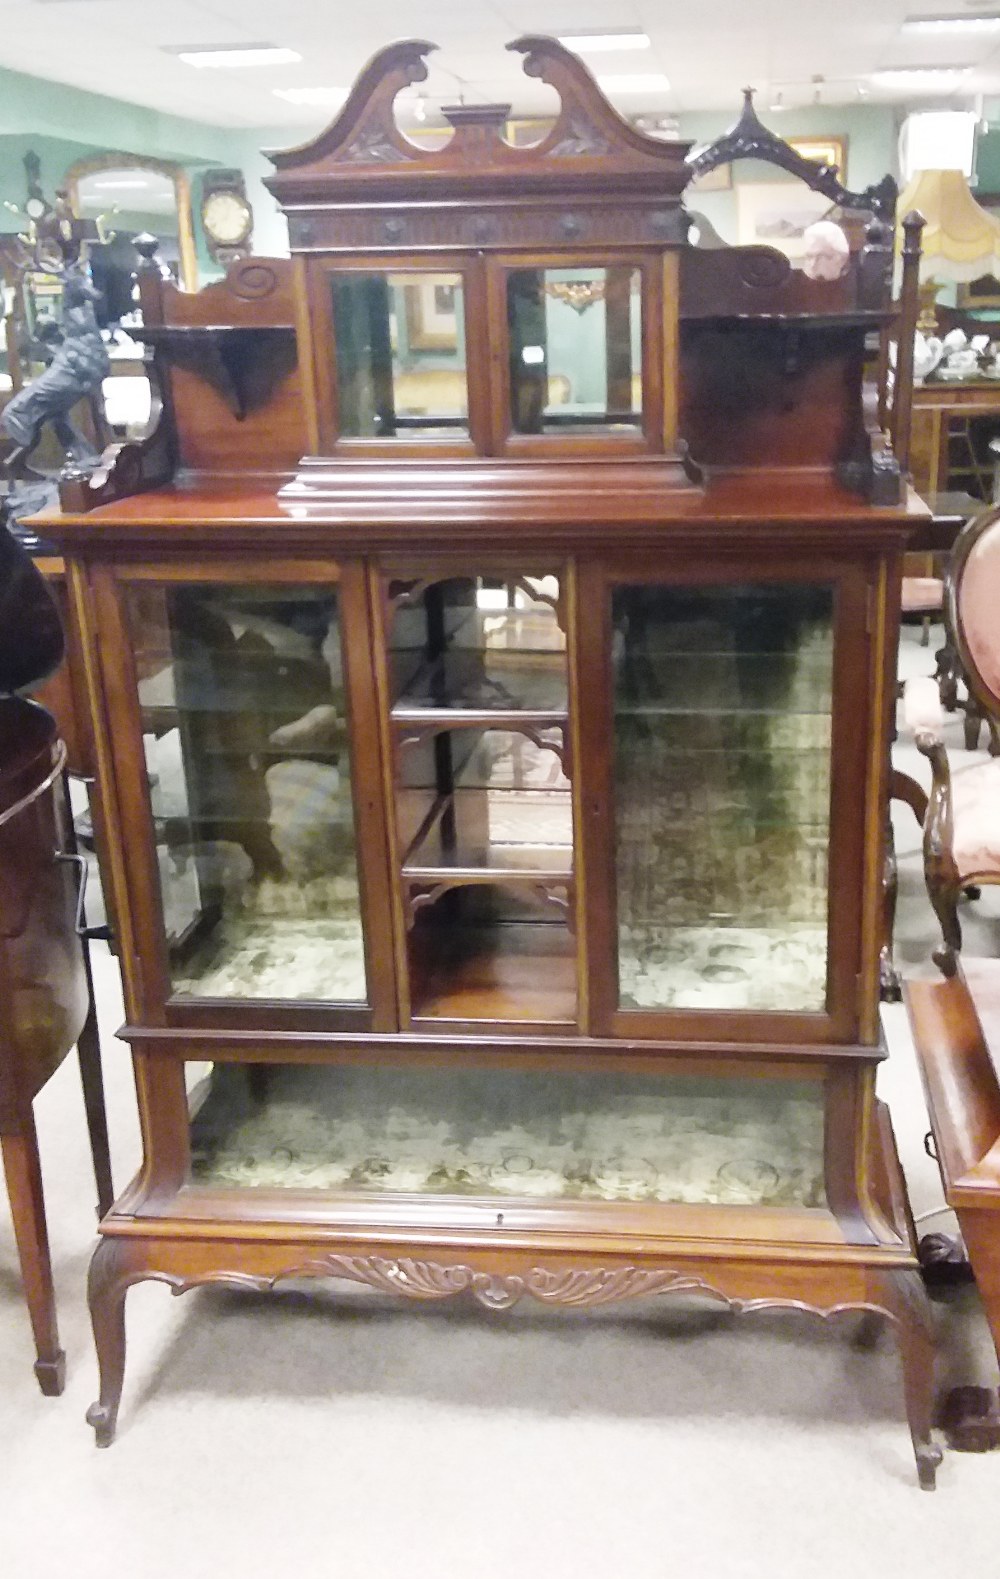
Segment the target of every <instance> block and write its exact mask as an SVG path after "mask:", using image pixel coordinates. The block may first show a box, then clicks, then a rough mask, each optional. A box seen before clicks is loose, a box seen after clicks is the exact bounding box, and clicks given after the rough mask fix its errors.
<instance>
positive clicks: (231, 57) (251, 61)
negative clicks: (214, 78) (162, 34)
mask: <svg viewBox="0 0 1000 1579" xmlns="http://www.w3.org/2000/svg"><path fill="white" fill-rule="evenodd" d="M169 53H170V54H171V55H176V56H177V59H178V60H183V62H184V64H185V65H186V66H198V67H200V68H203V67H206V66H207V67H217V68H219V69H220V70H222V71H228V70H230V69H231V68H232V67H234V66H296V65H298V63H299V62H300V61H301V59H302V56H301V55H299V54H297V53H296V51H295V50H294V49H279V48H278V47H277V46H276V45H274V44H237V45H236V46H235V47H233V46H229V47H227V48H226V49H172V50H170V51H169Z"/></svg>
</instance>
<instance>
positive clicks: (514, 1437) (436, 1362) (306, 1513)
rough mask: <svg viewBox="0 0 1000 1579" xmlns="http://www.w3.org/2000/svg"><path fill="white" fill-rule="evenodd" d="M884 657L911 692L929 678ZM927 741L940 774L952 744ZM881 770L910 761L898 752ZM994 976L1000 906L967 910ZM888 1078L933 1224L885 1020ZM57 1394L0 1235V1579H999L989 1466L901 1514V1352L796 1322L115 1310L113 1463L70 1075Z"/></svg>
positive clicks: (892, 1029) (909, 1483)
mask: <svg viewBox="0 0 1000 1579" xmlns="http://www.w3.org/2000/svg"><path fill="white" fill-rule="evenodd" d="M934 634H935V633H932V644H931V647H930V649H929V650H928V649H927V648H923V647H920V646H919V645H918V644H917V642H916V640H915V639H914V638H913V634H912V633H907V639H906V640H905V641H904V645H903V651H902V655H901V665H902V668H903V670H904V672H907V673H909V672H929V671H930V668H931V666H932V659H931V657H930V653H932V652H933V637H934ZM949 733H950V736H951V738H952V741H953V744H954V746H955V748H956V751H957V752H958V754H959V757H960V758H961V759H962V760H964V754H963V753H961V751H960V732H959V730H958V728H957V726H955V725H951V726H950V728H949ZM897 756H898V759H899V762H900V765H901V766H903V767H905V768H907V769H908V770H912V771H915V772H917V773H921V774H922V770H923V768H924V764H923V763H922V761H921V760H920V759H919V758H918V757H917V756H916V753H915V752H914V751H913V749H912V746H911V745H910V744H909V743H908V742H907V740H906V739H905V737H904V738H903V739H901V741H900V742H899V744H898V746H897ZM896 822H897V832H898V847H899V851H900V856H901V861H900V866H901V904H900V915H899V927H898V933H897V936H898V955H899V958H900V961H901V963H902V964H903V966H904V969H905V970H906V971H907V972H908V973H911V974H912V973H914V972H917V971H923V970H926V969H927V968H928V966H927V961H928V958H929V952H930V947H931V944H932V942H933V939H934V935H935V933H934V922H933V917H932V915H931V912H930V909H929V907H928V905H927V903H926V899H925V897H924V893H923V887H922V879H921V874H920V867H919V858H918V836H917V830H916V827H915V825H914V823H913V819H912V816H911V814H910V813H909V812H908V811H907V810H906V808H900V809H899V811H898V815H897V817H896ZM966 935H967V941H966V947H967V949H968V952H969V953H970V954H973V953H975V954H983V955H993V956H995V955H997V954H1000V890H994V891H992V892H991V891H989V890H987V891H986V893H985V894H984V897H983V899H982V900H981V901H979V902H978V903H977V904H976V905H974V906H970V907H969V909H968V911H967V914H966ZM97 977H98V990H99V997H100V1011H101V1019H102V1024H103V1027H104V1031H105V1047H106V1052H105V1058H106V1077H107V1086H108V1099H109V1108H110V1122H111V1132H112V1140H113V1148H114V1160H115V1174H116V1183H117V1184H118V1186H119V1187H121V1186H122V1185H124V1183H125V1182H126V1181H127V1180H128V1178H129V1177H130V1175H131V1172H132V1171H133V1169H134V1167H135V1165H136V1161H137V1159H138V1154H139V1146H138V1130H137V1123H136V1115H135V1096H134V1090H133V1087H132V1080H131V1074H130V1069H129V1064H128V1057H127V1051H126V1049H125V1047H124V1046H122V1045H121V1044H119V1043H117V1042H115V1041H114V1040H113V1037H112V1032H113V1030H114V1028H115V1027H116V1025H118V1024H119V1023H120V1018H121V999H120V993H119V988H118V982H117V970H116V967H115V964H114V962H113V961H112V960H111V959H110V958H109V957H108V956H107V954H106V953H104V954H103V955H101V954H99V956H98V959H97ZM885 1025H886V1032H887V1036H888V1040H889V1044H890V1049H891V1057H890V1059H889V1060H888V1062H887V1064H886V1065H885V1066H884V1068H883V1071H882V1074H881V1077H880V1088H881V1091H882V1094H883V1095H884V1096H885V1097H886V1099H887V1100H888V1101H889V1103H890V1106H891V1109H892V1113H893V1120H894V1124H895V1128H896V1133H897V1137H898V1140H899V1145H900V1150H901V1153H902V1156H903V1162H904V1167H905V1169H906V1173H907V1177H908V1180H909V1186H910V1191H911V1196H912V1200H913V1207H914V1211H915V1212H916V1213H918V1214H919V1215H921V1216H922V1215H923V1214H931V1215H930V1216H929V1217H928V1222H929V1223H930V1222H933V1223H934V1225H937V1224H939V1223H940V1224H942V1225H947V1222H948V1219H947V1216H946V1215H943V1213H942V1196H941V1188H940V1183H939V1180H938V1177H937V1172H936V1169H935V1167H934V1165H933V1163H931V1162H930V1161H929V1160H928V1159H927V1157H926V1156H925V1154H924V1151H923V1136H924V1133H925V1131H926V1128H927V1121H926V1116H925V1113H924V1110H923V1104H922V1099H921V1094H920V1088H919V1082H918V1079H917V1074H916V1070H915V1066H914V1057H913V1050H912V1046H911V1043H910V1039H909V1035H908V1032H907V1027H906V1019H905V1012H904V1011H903V1009H902V1008H901V1007H894V1006H892V1007H888V1008H887V1009H886V1011H885ZM36 1111H37V1119H38V1126H39V1132H40V1141H41V1148H42V1156H43V1166H44V1170H45V1184H46V1191H47V1197H48V1205H49V1216H50V1222H51V1234H52V1242H53V1257H54V1265H55V1276H56V1283H57V1289H58V1296H59V1316H60V1325H61V1331H62V1338H63V1343H64V1347H65V1348H66V1351H67V1354H68V1380H67V1387H66V1392H65V1394H64V1395H63V1397H62V1398H61V1399H45V1398H42V1397H41V1395H40V1394H39V1393H38V1391H37V1388H36V1386H35V1382H34V1378H33V1376H32V1371H31V1359H32V1351H31V1348H30V1341H29V1336H28V1329H27V1320H26V1315H25V1312H24V1307H23V1304H22V1301H21V1297H20V1287H19V1280H18V1274H17V1260H16V1255H15V1251H14V1244H13V1236H12V1233H11V1230H10V1226H9V1223H8V1221H7V1218H6V1215H5V1214H3V1213H0V1575H2V1576H3V1579H91V1576H93V1579H97V1576H98V1575H101V1576H109V1575H110V1576H114V1579H118V1576H121V1579H161V1576H163V1579H166V1576H168V1575H169V1576H170V1579H177V1576H183V1579H209V1576H211V1579H230V1576H233V1579H235V1576H239V1579H258V1576H261V1579H263V1576H264V1575H267V1576H268V1579H273V1576H274V1575H275V1574H285V1575H295V1576H301V1579H319V1576H323V1579H326V1576H337V1579H340V1576H344V1579H361V1576H362V1575H365V1576H367V1575H369V1574H371V1573H373V1572H376V1571H385V1572H388V1573H393V1574H395V1573H402V1574H405V1575H406V1576H407V1579H459V1576H462V1579H464V1576H465V1575H470V1576H475V1579H509V1576H511V1575H515V1574H516V1575H531V1576H534V1575H536V1574H539V1573H542V1572H544V1573H545V1574H546V1575H547V1576H552V1579H555V1576H559V1579H561V1576H563V1575H565V1576H566V1579H570V1576H572V1579H589V1576H595V1579H596V1576H598V1575H600V1576H601V1579H609V1576H614V1579H619V1576H620V1579H654V1576H655V1579H666V1576H667V1575H674V1574H677V1573H685V1574H692V1575H699V1576H702V1575H704V1576H706V1579H716V1576H718V1579H743V1576H749V1575H752V1576H760V1579H764V1576H767V1579H814V1576H815V1579H832V1576H838V1579H839V1576H841V1575H846V1574H850V1575H851V1579H869V1576H871V1579H875V1576H879V1579H882V1576H884V1575H887V1574H891V1573H901V1574H903V1573H905V1574H907V1575H908V1576H924V1575H927V1576H929V1575H931V1574H934V1575H936V1576H942V1575H944V1576H950V1575H956V1574H959V1573H963V1572H966V1571H975V1572H978V1573H981V1574H995V1573H997V1572H1000V1537H998V1536H997V1533H996V1516H995V1509H996V1505H997V1502H996V1499H997V1494H998V1490H1000V1454H997V1455H996V1456H994V1457H988V1456H987V1457H982V1458H978V1457H971V1456H959V1455H955V1454H948V1455H947V1456H946V1458H945V1462H944V1465H943V1466H942V1469H941V1471H940V1474H939V1490H938V1491H937V1493H936V1494H934V1495H927V1494H925V1493H921V1492H920V1491H918V1490H917V1488H916V1482H915V1476H914V1470H913V1462H912V1457H911V1454H910V1447H909V1440H908V1436H907V1432H906V1428H905V1425H904V1422H903V1411H902V1398H901V1390H900V1385H899V1378H898V1374H897V1361H896V1354H895V1350H894V1347H893V1345H892V1343H891V1341H889V1339H888V1338H885V1339H883V1340H882V1342H880V1344H879V1345H878V1346H877V1347H876V1348H875V1349H874V1350H872V1351H862V1350H859V1349H857V1348H855V1347H853V1346H852V1345H851V1342H850V1335H849V1332H848V1330H847V1329H846V1328H842V1329H840V1330H838V1329H837V1328H836V1326H834V1325H830V1326H826V1325H821V1324H819V1323H818V1322H810V1321H808V1320H807V1319H805V1318H801V1319H800V1318H795V1317H789V1316H768V1317H757V1318H753V1319H750V1318H744V1319H736V1318H732V1317H728V1316H725V1315H721V1314H719V1313H718V1312H710V1311H706V1310H705V1309H704V1308H703V1307H701V1308H699V1307H697V1306H684V1307H681V1306H679V1305H669V1304H662V1305H659V1306H657V1305H655V1304H646V1305H644V1306H641V1307H640V1306H635V1307H633V1308H632V1310H631V1311H630V1312H629V1313H627V1314H624V1313H622V1311H621V1310H618V1311H614V1310H612V1311H609V1312H605V1313H601V1314H598V1315H590V1316H579V1317H576V1316H566V1315H560V1314H558V1313H551V1314H550V1313H548V1312H545V1311H540V1310H538V1309H534V1310H532V1309H529V1308H527V1307H525V1308H524V1309H523V1310H522V1309H520V1308H519V1309H517V1310H515V1311H514V1312H511V1313H507V1314H503V1315H499V1316H497V1315H490V1316H488V1315H486V1313H484V1312H482V1311H480V1310H479V1309H478V1308H477V1309H476V1310H474V1311H473V1310H467V1309H464V1308H459V1307H452V1308H447V1309H445V1308H428V1309H423V1310H420V1311H412V1310H410V1309H408V1308H402V1307H400V1306H397V1305H395V1304H393V1303H391V1302H384V1301H381V1300H379V1299H377V1298H373V1297H368V1296H365V1295H363V1294H361V1293H360V1292H358V1293H354V1292H353V1291H350V1290H348V1291H347V1292H346V1293H345V1292H343V1291H342V1288H341V1286H338V1291H337V1292H336V1293H323V1292H319V1293H312V1294H307V1293H305V1292H303V1291H299V1290H296V1289H290V1290H288V1291H285V1292H283V1293H279V1294H277V1295H274V1296H271V1297H267V1298H256V1297H253V1296H246V1295H238V1294H234V1293H229V1292H225V1291H222V1290H203V1291H200V1292H196V1293H193V1294H188V1295H185V1296H184V1297H183V1298H182V1299H172V1298H171V1297H170V1296H169V1294H168V1293H167V1291H166V1290H165V1289H164V1288H162V1287H160V1286H158V1285H156V1284H146V1285H143V1286H141V1287H139V1288H136V1289H134V1290H133V1291H132V1292H131V1293H130V1295H129V1299H128V1340H129V1359H128V1372H127V1376H126V1387H125V1397H124V1401H123V1407H122V1415H121V1421H120V1426H119V1435H118V1440H117V1442H116V1444H115V1446H114V1447H113V1448H112V1449H111V1450H110V1451H108V1452H103V1453H102V1452H98V1451H97V1450H96V1449H95V1448H94V1446H93V1442H92V1438H91V1433H90V1431H89V1429H88V1427H87V1426H86V1425H85V1424H84V1419H83V1417H84V1413H85V1410H86V1408H87V1405H88V1404H89V1403H90V1401H91V1400H92V1398H93V1396H94V1392H95V1365H94V1359H93V1353H92V1349H91V1343H90V1335H89V1328H88V1324H87V1318H86V1310H85V1304H84V1282H85V1277H86V1269H87V1262H88V1259H89V1256H90V1252H91V1250H92V1248H93V1243H94V1213H93V1189H92V1183H91V1177H90V1174H89V1169H88V1157H87V1149H86V1140H85V1133H84V1124H83V1110H82V1102H81V1099H80V1096H79V1089H78V1080H77V1076H76V1068H75V1063H74V1061H73V1060H70V1061H68V1062H67V1063H66V1064H64V1066H63V1068H62V1069H61V1070H60V1072H59V1074H58V1075H57V1076H56V1078H55V1079H54V1080H53V1081H52V1082H51V1083H50V1085H49V1086H48V1088H47V1089H46V1090H45V1091H44V1092H43V1094H42V1096H41V1097H40V1098H39V1101H38V1103H37V1109H36ZM935 1310H936V1319H937V1322H938V1327H939V1332H940V1345H941V1348H940V1377H941V1382H942V1385H949V1384H950V1383H953V1382H957V1381H975V1380H982V1381H984V1382H989V1381H991V1380H995V1370H996V1360H995V1356H994V1355H993V1351H992V1346H991V1344H990V1342H989V1337H988V1333H987V1330H986V1325H985V1322H984V1319H983V1316H982V1311H981V1308H980V1306H979V1304H978V1300H977V1297H976V1295H975V1292H974V1291H967V1292H963V1293H962V1294H961V1295H960V1296H958V1297H955V1298H950V1299H949V1300H948V1301H947V1302H945V1303H941V1304H938V1305H936V1306H935Z"/></svg>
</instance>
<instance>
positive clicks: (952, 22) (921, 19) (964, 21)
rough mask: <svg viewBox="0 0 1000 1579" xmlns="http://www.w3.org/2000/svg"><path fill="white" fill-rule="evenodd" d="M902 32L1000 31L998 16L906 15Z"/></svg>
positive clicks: (999, 17)
mask: <svg viewBox="0 0 1000 1579" xmlns="http://www.w3.org/2000/svg"><path fill="white" fill-rule="evenodd" d="M902 31H903V32H904V33H932V34H933V33H1000V16H996V15H994V16H908V17H906V18H905V20H904V21H903V24H902Z"/></svg>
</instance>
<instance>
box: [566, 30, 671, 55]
mask: <svg viewBox="0 0 1000 1579" xmlns="http://www.w3.org/2000/svg"><path fill="white" fill-rule="evenodd" d="M559 42H560V44H564V45H565V47H566V48H567V49H575V50H576V51H577V53H578V54H580V55H584V54H588V53H589V54H592V55H607V54H610V53H611V51H612V50H617V49H648V48H649V35H648V34H647V33H640V32H638V31H636V32H635V33H561V34H560V35H559Z"/></svg>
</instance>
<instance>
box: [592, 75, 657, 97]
mask: <svg viewBox="0 0 1000 1579" xmlns="http://www.w3.org/2000/svg"><path fill="white" fill-rule="evenodd" d="M597 82H598V86H599V87H601V88H603V89H604V91H605V93H666V92H668V91H669V88H670V78H669V77H665V76H664V75H663V72H662V71H646V72H642V71H639V72H636V73H635V74H634V75H632V76H625V77H598V79H597Z"/></svg>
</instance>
